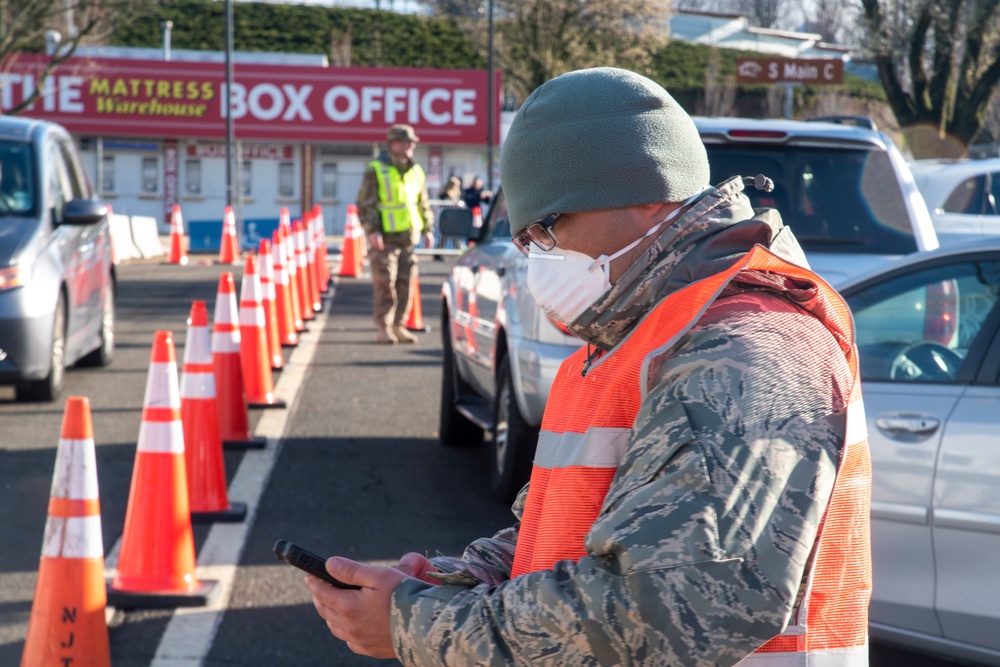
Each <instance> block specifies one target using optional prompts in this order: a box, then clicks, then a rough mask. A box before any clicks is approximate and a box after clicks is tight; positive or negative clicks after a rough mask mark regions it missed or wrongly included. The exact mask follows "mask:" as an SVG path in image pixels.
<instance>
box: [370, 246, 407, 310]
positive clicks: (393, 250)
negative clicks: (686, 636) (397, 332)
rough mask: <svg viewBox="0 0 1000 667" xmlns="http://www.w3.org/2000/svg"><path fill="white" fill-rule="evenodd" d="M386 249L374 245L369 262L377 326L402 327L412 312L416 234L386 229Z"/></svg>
mask: <svg viewBox="0 0 1000 667" xmlns="http://www.w3.org/2000/svg"><path fill="white" fill-rule="evenodd" d="M382 244H383V247H384V248H385V249H384V250H378V249H376V248H372V249H371V250H370V251H369V261H370V262H371V267H372V288H373V292H374V311H375V313H374V314H375V326H376V327H383V326H385V327H389V328H390V329H391V328H392V327H394V326H401V325H403V324H405V323H406V318H407V316H408V315H409V312H410V281H411V279H412V277H413V272H414V271H415V269H416V266H417V258H416V256H415V255H414V254H413V248H414V242H413V234H411V232H409V231H405V232H386V233H384V234H382Z"/></svg>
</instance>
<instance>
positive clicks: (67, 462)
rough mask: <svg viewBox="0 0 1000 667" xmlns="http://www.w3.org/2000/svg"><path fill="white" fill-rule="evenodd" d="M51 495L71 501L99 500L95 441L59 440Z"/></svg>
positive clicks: (88, 439) (89, 439)
mask: <svg viewBox="0 0 1000 667" xmlns="http://www.w3.org/2000/svg"><path fill="white" fill-rule="evenodd" d="M50 495H51V497H53V498H68V499H69V500H93V499H95V498H97V461H96V456H95V454H94V441H93V439H91V438H87V439H86V440H75V439H73V440H69V439H66V438H60V439H59V451H58V452H57V453H56V469H55V473H53V475H52V493H51V494H50Z"/></svg>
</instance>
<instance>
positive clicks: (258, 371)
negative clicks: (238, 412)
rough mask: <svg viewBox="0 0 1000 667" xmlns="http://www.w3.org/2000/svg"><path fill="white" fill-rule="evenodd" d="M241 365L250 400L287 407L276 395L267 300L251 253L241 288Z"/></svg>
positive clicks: (255, 404)
mask: <svg viewBox="0 0 1000 667" xmlns="http://www.w3.org/2000/svg"><path fill="white" fill-rule="evenodd" d="M240 292H241V293H240V365H241V366H242V368H243V386H244V387H245V388H246V395H247V403H248V404H249V405H250V406H251V407H254V408H284V407H287V404H286V403H285V401H283V400H281V399H280V398H278V397H276V396H275V395H274V377H273V376H272V374H271V358H270V353H269V352H268V347H267V333H266V332H265V326H266V323H265V321H264V301H263V295H262V293H261V289H260V276H259V275H258V274H257V258H256V257H255V256H254V255H250V256H248V257H247V259H246V266H245V268H244V269H243V285H242V289H241V291H240Z"/></svg>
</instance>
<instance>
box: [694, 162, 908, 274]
mask: <svg viewBox="0 0 1000 667" xmlns="http://www.w3.org/2000/svg"><path fill="white" fill-rule="evenodd" d="M706 148H707V150H708V161H709V165H710V166H711V172H712V176H711V178H712V183H713V184H717V183H721V182H722V181H724V180H726V179H727V178H729V177H731V176H736V175H739V176H755V175H756V174H764V175H765V176H768V177H770V178H771V179H772V180H773V181H774V185H775V187H774V191H773V192H762V191H760V190H757V189H755V188H752V187H750V188H747V189H746V191H745V192H746V195H747V196H748V197H749V198H750V201H751V202H752V204H753V206H754V208H757V207H768V208H776V209H778V211H779V212H780V213H781V218H782V220H783V221H784V223H785V224H786V225H788V226H789V227H791V229H792V231H793V232H794V233H795V236H796V238H798V240H799V243H800V244H801V245H802V248H803V249H804V250H805V251H806V252H832V253H872V254H886V255H902V254H907V253H910V252H914V251H916V250H917V242H916V239H915V238H914V236H913V230H912V225H911V223H910V218H909V213H908V211H907V209H906V205H905V203H904V201H903V193H902V192H901V190H900V187H899V182H898V180H897V177H896V173H895V171H894V170H893V168H892V163H891V161H890V159H889V156H888V155H887V154H886V153H884V152H882V151H876V150H871V151H869V150H862V149H856V148H849V149H846V148H845V149H837V148H810V147H804V146H787V145H780V146H778V145H766V144H754V145H752V146H751V145H730V144H707V145H706Z"/></svg>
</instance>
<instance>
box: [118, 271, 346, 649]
mask: <svg viewBox="0 0 1000 667" xmlns="http://www.w3.org/2000/svg"><path fill="white" fill-rule="evenodd" d="M333 289H336V280H333ZM331 302H332V299H328V300H327V301H326V305H325V307H324V309H323V311H322V312H320V313H317V314H316V317H315V318H314V319H313V322H312V324H311V325H310V329H309V330H308V331H305V332H302V333H301V334H300V336H299V344H298V345H297V346H296V347H295V348H294V349H293V350H292V353H291V355H289V358H288V363H286V364H285V367H284V368H283V369H282V371H281V377H280V378H279V379H278V382H277V384H276V385H275V387H274V393H275V395H276V396H277V397H278V398H282V399H284V400H285V401H286V402H287V403H288V408H286V409H283V410H281V409H279V410H268V411H266V412H264V413H263V414H262V415H261V418H260V421H259V422H258V423H257V429H256V430H255V432H254V435H257V436H261V437H264V438H266V439H267V446H266V447H265V448H264V449H258V450H248V451H247V452H246V453H245V454H244V455H243V459H242V461H241V462H240V466H239V468H237V470H236V474H235V476H234V477H233V482H232V484H231V485H230V487H229V490H228V493H229V498H230V500H234V501H239V502H244V503H246V505H247V515H246V520H245V521H243V522H242V523H216V524H213V525H212V527H211V528H210V529H209V532H208V537H207V538H206V539H205V543H204V544H203V545H202V548H201V551H199V553H198V558H197V562H196V566H195V576H197V577H198V579H206V580H213V579H214V580H215V581H218V582H219V583H218V585H219V592H218V594H217V595H216V596H215V598H214V599H213V602H212V604H210V605H208V606H205V607H186V608H179V609H177V610H176V611H175V612H174V615H173V617H172V618H171V619H170V622H169V623H168V624H167V628H166V631H165V632H164V633H163V637H162V638H161V639H160V645H159V646H158V647H157V649H156V655H155V656H153V661H152V662H151V663H150V667H201V665H202V664H203V662H204V660H205V658H206V656H207V655H208V652H209V651H210V650H211V648H212V642H213V640H214V639H215V633H216V631H217V630H218V628H219V624H220V623H221V622H222V616H223V614H225V611H226V607H227V606H228V604H229V597H230V595H231V594H232V589H233V579H234V578H235V576H236V568H237V565H238V564H239V561H240V555H241V554H242V553H243V547H244V545H245V544H246V539H247V535H248V534H249V532H250V529H251V528H252V527H253V522H254V519H255V518H256V515H257V504H258V502H259V501H260V496H261V494H262V493H263V491H264V487H265V486H266V485H267V481H268V479H269V478H270V476H271V471H272V470H273V469H274V463H275V461H276V460H277V458H278V454H279V453H280V451H281V445H282V443H283V440H282V438H283V436H284V434H285V430H286V427H287V425H288V419H289V417H290V416H291V415H292V414H293V413H294V412H295V408H296V407H297V406H296V402H297V398H298V396H299V392H300V390H301V388H302V384H303V382H304V379H305V371H306V369H307V368H308V367H309V364H310V363H311V362H312V359H313V357H314V356H315V355H316V349H317V348H318V344H319V338H320V334H321V333H322V331H323V327H324V324H325V323H326V318H327V315H328V314H329V312H330V303H331ZM120 547H121V545H120V540H119V542H118V543H116V544H115V545H114V547H113V548H112V549H111V554H110V555H109V557H108V558H107V559H105V574H106V576H108V577H113V576H114V568H115V567H116V566H117V562H118V552H119V550H120ZM105 615H106V617H107V618H108V619H109V621H110V618H111V617H112V616H113V615H114V610H113V608H110V607H109V608H108V609H107V610H106V612H105Z"/></svg>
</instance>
